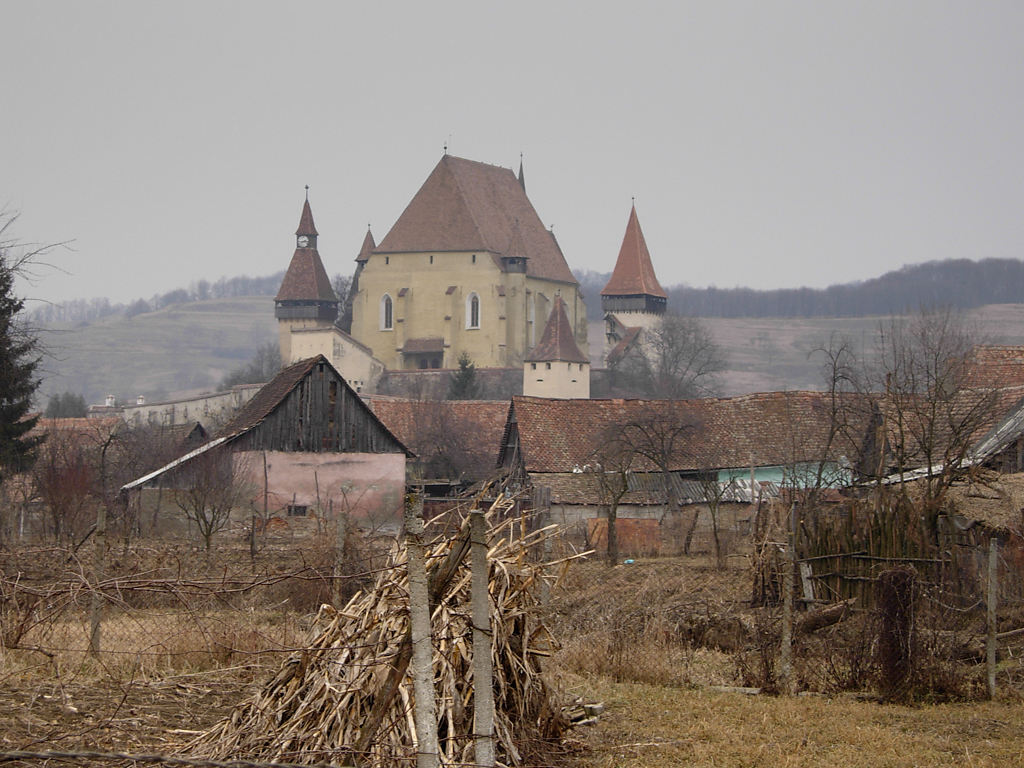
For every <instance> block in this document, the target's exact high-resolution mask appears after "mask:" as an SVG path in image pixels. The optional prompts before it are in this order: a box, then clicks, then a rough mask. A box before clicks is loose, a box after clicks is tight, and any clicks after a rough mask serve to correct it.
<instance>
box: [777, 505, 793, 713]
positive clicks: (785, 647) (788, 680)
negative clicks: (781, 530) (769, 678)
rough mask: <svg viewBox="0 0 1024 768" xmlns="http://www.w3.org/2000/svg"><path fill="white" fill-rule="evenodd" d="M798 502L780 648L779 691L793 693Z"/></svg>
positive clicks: (786, 562) (784, 589) (784, 579)
mask: <svg viewBox="0 0 1024 768" xmlns="http://www.w3.org/2000/svg"><path fill="white" fill-rule="evenodd" d="M795 521H796V504H792V505H791V506H790V508H789V535H788V536H787V537H786V539H787V542H786V557H785V558H784V560H783V566H782V567H783V568H784V569H785V570H784V571H783V573H782V642H781V646H782V647H781V648H780V650H779V692H780V693H782V694H784V695H786V696H788V695H790V694H791V693H793V569H794V567H795V564H796V552H795V551H794V550H795V548H796V537H795V536H794V535H793V528H794V523H795Z"/></svg>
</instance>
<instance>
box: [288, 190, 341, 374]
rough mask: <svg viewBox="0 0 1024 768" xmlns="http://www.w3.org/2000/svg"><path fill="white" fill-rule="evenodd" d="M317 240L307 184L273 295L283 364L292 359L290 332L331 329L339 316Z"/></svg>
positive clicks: (336, 299) (335, 298)
mask: <svg viewBox="0 0 1024 768" xmlns="http://www.w3.org/2000/svg"><path fill="white" fill-rule="evenodd" d="M316 239H317V231H316V226H315V225H314V224H313V211H312V210H311V209H310V207H309V187H306V201H305V203H304V204H303V206H302V216H301V217H300V218H299V227H298V229H296V230H295V253H294V254H293V255H292V260H291V263H290V264H289V265H288V271H287V272H286V273H285V275H284V280H282V281H281V288H280V290H278V292H277V296H276V297H275V298H274V316H275V317H276V318H277V323H278V331H279V335H280V348H281V363H282V365H288V364H289V363H291V362H292V359H291V358H292V350H291V335H292V331H294V330H305V329H324V328H331V327H332V326H333V325H334V321H335V320H336V319H337V318H338V303H339V302H338V297H337V296H336V295H335V293H334V289H333V288H332V287H331V281H330V278H328V277H327V271H326V270H325V269H324V264H323V262H322V261H321V260H320V253H319V252H318V251H317V248H316Z"/></svg>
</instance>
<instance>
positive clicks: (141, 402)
mask: <svg viewBox="0 0 1024 768" xmlns="http://www.w3.org/2000/svg"><path fill="white" fill-rule="evenodd" d="M135 404H136V405H145V404H146V396H145V395H139V396H138V397H136V398H135Z"/></svg>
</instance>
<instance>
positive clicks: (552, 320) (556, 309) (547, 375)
mask: <svg viewBox="0 0 1024 768" xmlns="http://www.w3.org/2000/svg"><path fill="white" fill-rule="evenodd" d="M523 394H524V395H529V396H532V397H557V398H562V399H573V398H579V399H587V398H589V397H590V360H588V359H587V356H586V355H584V354H583V353H582V352H581V351H580V348H579V346H577V344H576V339H575V338H574V334H573V330H572V324H571V323H570V322H569V316H568V315H567V314H566V311H565V302H564V301H562V297H561V296H555V303H554V306H553V307H552V309H551V315H550V316H549V317H548V322H547V325H545V326H544V334H543V335H542V336H541V339H540V343H539V344H537V346H535V347H534V348H533V350H532V351H531V352H530V354H528V355H527V356H526V359H525V360H524V362H523Z"/></svg>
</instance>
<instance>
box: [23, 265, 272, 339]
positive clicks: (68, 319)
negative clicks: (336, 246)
mask: <svg viewBox="0 0 1024 768" xmlns="http://www.w3.org/2000/svg"><path fill="white" fill-rule="evenodd" d="M283 278H284V271H283V270H282V271H280V272H275V273H274V274H272V275H267V276H266V277H247V276H245V275H243V276H241V277H230V278H228V277H222V278H221V279H220V280H218V281H217V282H215V283H211V282H210V281H209V280H199V281H197V282H194V283H192V284H191V285H190V286H189V287H188V288H175V289H174V290H173V291H168V292H167V293H158V294H155V295H154V296H152V297H151V298H149V299H136V300H135V301H132V302H129V303H128V304H113V303H111V301H110V299H102V298H101V299H72V300H71V301H65V302H62V303H60V304H44V305H43V306H40V307H35V308H33V309H32V311H31V312H29V320H30V321H31V322H32V323H33V324H34V325H40V326H42V325H57V324H67V325H81V324H83V323H93V322H96V321H97V320H101V319H102V318H104V317H109V316H111V315H123V316H124V317H127V318H131V317H135V315H141V314H144V313H146V312H155V311H156V310H158V309H163V308H164V307H170V306H173V305H175V304H187V303H188V302H190V301H206V300H207V299H227V298H233V297H236V296H275V295H276V294H277V289H278V288H280V287H281V280H282V279H283Z"/></svg>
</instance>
